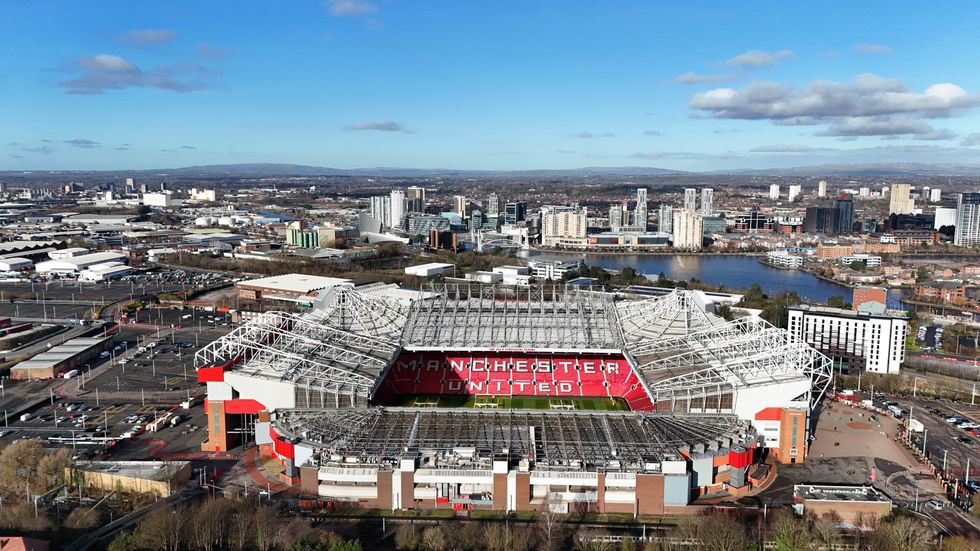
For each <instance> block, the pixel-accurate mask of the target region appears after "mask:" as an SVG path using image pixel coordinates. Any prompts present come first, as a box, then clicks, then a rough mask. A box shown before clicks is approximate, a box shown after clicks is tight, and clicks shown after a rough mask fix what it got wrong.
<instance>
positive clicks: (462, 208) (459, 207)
mask: <svg viewBox="0 0 980 551" xmlns="http://www.w3.org/2000/svg"><path fill="white" fill-rule="evenodd" d="M467 206H469V201H467V200H466V196H465V195H453V212H455V213H456V214H458V215H460V216H462V217H463V218H466V207H467Z"/></svg>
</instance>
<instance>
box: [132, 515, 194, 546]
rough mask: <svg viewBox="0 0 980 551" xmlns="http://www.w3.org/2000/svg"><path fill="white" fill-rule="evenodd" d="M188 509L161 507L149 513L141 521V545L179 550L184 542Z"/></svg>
mask: <svg viewBox="0 0 980 551" xmlns="http://www.w3.org/2000/svg"><path fill="white" fill-rule="evenodd" d="M186 527H187V509H185V508H183V507H161V508H159V509H156V510H154V511H151V512H150V513H148V514H147V515H146V516H145V517H143V519H142V520H141V521H140V523H139V532H138V534H139V537H138V542H139V547H141V548H143V549H155V550H158V551H179V550H180V548H181V545H183V544H184V541H185V540H184V530H185V529H186Z"/></svg>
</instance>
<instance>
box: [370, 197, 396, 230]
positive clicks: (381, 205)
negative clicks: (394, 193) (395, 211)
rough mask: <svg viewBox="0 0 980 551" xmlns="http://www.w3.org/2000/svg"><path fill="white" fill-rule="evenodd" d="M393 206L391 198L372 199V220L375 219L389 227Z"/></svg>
mask: <svg viewBox="0 0 980 551" xmlns="http://www.w3.org/2000/svg"><path fill="white" fill-rule="evenodd" d="M390 205H391V197H389V196H386V195H376V196H374V197H371V218H374V219H375V220H377V221H378V222H381V223H382V224H384V225H386V226H387V225H388V221H389V220H391V215H390V213H389V211H390Z"/></svg>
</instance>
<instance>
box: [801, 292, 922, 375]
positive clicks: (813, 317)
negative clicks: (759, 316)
mask: <svg viewBox="0 0 980 551" xmlns="http://www.w3.org/2000/svg"><path fill="white" fill-rule="evenodd" d="M789 332H790V333H791V334H793V335H794V336H795V337H796V338H798V339H802V340H804V341H805V342H806V343H808V344H809V345H810V346H813V347H814V348H816V349H817V350H819V351H821V352H823V353H824V354H826V355H827V356H829V357H830V358H831V359H833V361H834V369H835V370H840V371H845V370H852V369H853V370H856V369H864V370H865V371H870V372H873V373H898V372H899V371H900V370H901V367H902V362H903V361H905V337H906V334H907V332H908V318H907V317H906V315H905V313H904V312H901V311H896V310H886V309H885V307H884V305H882V304H878V303H865V304H863V305H862V306H861V309H859V310H842V309H840V308H828V307H823V306H809V305H801V306H791V307H790V308H789Z"/></svg>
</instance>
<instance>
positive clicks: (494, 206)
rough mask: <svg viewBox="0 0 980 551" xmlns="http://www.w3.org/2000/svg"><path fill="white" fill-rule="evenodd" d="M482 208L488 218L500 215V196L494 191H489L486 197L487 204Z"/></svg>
mask: <svg viewBox="0 0 980 551" xmlns="http://www.w3.org/2000/svg"><path fill="white" fill-rule="evenodd" d="M483 210H484V211H485V212H486V213H487V217H488V218H496V217H497V216H500V197H497V194H496V193H494V192H491V193H490V195H489V196H488V197H487V204H486V205H484V206H483Z"/></svg>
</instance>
